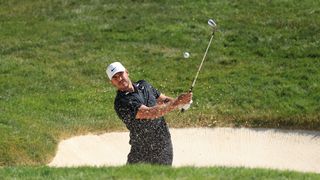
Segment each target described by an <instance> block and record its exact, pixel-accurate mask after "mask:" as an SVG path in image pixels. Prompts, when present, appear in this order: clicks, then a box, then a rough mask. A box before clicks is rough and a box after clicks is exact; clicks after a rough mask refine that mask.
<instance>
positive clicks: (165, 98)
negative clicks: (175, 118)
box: [157, 94, 174, 105]
mask: <svg viewBox="0 0 320 180" xmlns="http://www.w3.org/2000/svg"><path fill="white" fill-rule="evenodd" d="M173 101H174V98H172V97H169V96H166V95H164V94H160V96H159V97H158V99H157V105H161V104H166V103H169V102H173Z"/></svg>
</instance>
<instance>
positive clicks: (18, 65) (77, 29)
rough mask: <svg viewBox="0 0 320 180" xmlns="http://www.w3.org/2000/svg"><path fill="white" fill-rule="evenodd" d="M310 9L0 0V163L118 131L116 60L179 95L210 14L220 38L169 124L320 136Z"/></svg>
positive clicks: (42, 159) (318, 12) (316, 12)
mask: <svg viewBox="0 0 320 180" xmlns="http://www.w3.org/2000/svg"><path fill="white" fill-rule="evenodd" d="M319 7H320V2H318V1H314V0H305V1H298V0H285V1H284V0H276V1H252V0H243V1H233V0H229V1H204V0H199V1H196V0H195V1H186V0H185V1H183V0H182V1H174V2H173V1H169V0H168V1H165V0H161V1H148V0H145V1H139V0H137V1H111V0H110V1H102V0H93V1H84V0H83V1H80V0H54V1H49V0H43V1H31V0H25V1H18V0H8V1H4V0H0V39H1V43H0V73H1V76H0V84H1V85H0V166H10V165H43V164H46V163H48V161H50V159H51V158H52V157H53V155H54V152H55V150H56V148H57V143H58V141H59V140H60V139H61V138H66V137H70V136H72V135H78V134H85V133H87V132H105V131H113V130H124V129H125V127H124V125H123V123H122V122H121V121H120V120H119V119H118V117H117V116H116V114H115V112H114V110H113V100H114V96H115V90H114V89H113V87H112V86H111V85H110V84H108V81H107V78H106V75H105V66H106V65H107V64H109V63H111V62H113V61H115V60H120V61H121V62H123V64H124V65H125V66H126V67H127V68H128V70H129V72H130V76H131V78H132V79H133V80H139V79H146V80H147V81H149V82H151V83H152V84H153V85H154V86H155V87H157V88H158V89H159V90H160V91H161V92H163V93H165V94H166V95H170V96H177V95H178V94H179V93H181V92H183V91H187V90H188V88H189V86H190V85H191V82H192V79H193V77H194V75H195V73H196V71H197V67H198V65H199V63H200V60H201V58H202V55H203V53H204V50H205V48H206V46H207V43H208V40H209V38H210V30H209V28H208V26H207V20H208V19H209V18H214V19H215V20H216V22H217V24H218V26H219V32H217V33H216V36H215V39H214V41H213V43H212V46H211V48H210V50H209V53H208V55H207V60H206V62H205V65H204V67H203V70H202V72H201V74H200V76H199V79H198V81H197V84H196V86H195V89H194V104H193V107H192V108H191V109H190V110H189V111H187V112H186V113H184V114H180V113H178V112H176V113H171V114H170V115H168V116H167V120H168V122H169V124H170V126H171V127H191V126H192V127H194V126H208V127H215V126H236V127H273V128H288V129H312V130H320V114H319V112H320V84H319V83H320V49H319V47H320V40H319V39H320V33H319V32H320V21H319V19H320V9H319ZM184 51H188V52H190V54H191V57H190V58H189V59H183V57H182V53H183V52H184ZM48 171H51V170H48ZM53 171H54V170H53Z"/></svg>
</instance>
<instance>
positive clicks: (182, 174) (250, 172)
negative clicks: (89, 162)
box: [0, 165, 320, 180]
mask: <svg viewBox="0 0 320 180" xmlns="http://www.w3.org/2000/svg"><path fill="white" fill-rule="evenodd" d="M0 177H1V178H2V179H8V180H10V179H161V180H162V179H239V180H240V179H241V180H242V179H299V180H300V179H310V180H312V179H319V178H320V175H319V174H314V173H298V172H293V171H278V170H267V169H246V168H226V167H210V168H195V167H181V168H170V167H164V166H150V165H134V166H123V167H108V168H106V167H80V168H49V167H44V166H40V167H11V168H3V169H0Z"/></svg>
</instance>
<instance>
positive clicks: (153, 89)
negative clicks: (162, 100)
mask: <svg viewBox="0 0 320 180" xmlns="http://www.w3.org/2000/svg"><path fill="white" fill-rule="evenodd" d="M149 85H150V84H149ZM150 88H151V90H152V93H153V95H154V97H156V99H158V97H159V96H160V94H161V93H160V91H158V90H157V89H156V88H154V87H153V86H152V85H150Z"/></svg>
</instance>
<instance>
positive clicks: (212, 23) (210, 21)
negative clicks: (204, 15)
mask: <svg viewBox="0 0 320 180" xmlns="http://www.w3.org/2000/svg"><path fill="white" fill-rule="evenodd" d="M208 24H209V26H211V27H212V28H213V29H216V28H217V24H216V23H215V22H214V21H213V20H212V19H209V20H208Z"/></svg>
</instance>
